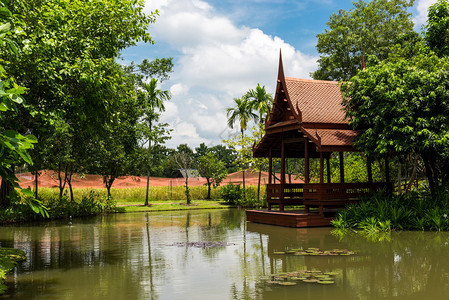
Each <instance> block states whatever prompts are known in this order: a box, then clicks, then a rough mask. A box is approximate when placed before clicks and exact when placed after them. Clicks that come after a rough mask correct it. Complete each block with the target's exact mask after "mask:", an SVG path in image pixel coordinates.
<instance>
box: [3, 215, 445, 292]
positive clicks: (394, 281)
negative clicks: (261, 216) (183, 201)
mask: <svg viewBox="0 0 449 300" xmlns="http://www.w3.org/2000/svg"><path fill="white" fill-rule="evenodd" d="M331 231H332V229H331V228H309V229H293V228H283V227H276V226H269V225H262V224H254V223H246V222H245V214H244V211H241V210H237V209H235V210H210V211H208V210H202V211H190V212H186V211H182V212H164V213H132V214H118V215H113V216H104V217H98V218H93V219H84V220H74V221H73V224H72V225H71V226H69V224H68V221H61V222H52V223H46V224H39V225H35V226H31V225H27V226H7V227H0V246H3V247H15V248H19V249H22V250H24V251H25V252H26V254H27V257H28V259H27V261H26V262H25V263H23V264H22V265H20V266H19V267H18V268H17V269H16V270H15V271H14V273H12V274H11V275H10V276H9V277H8V279H7V285H8V288H9V289H8V292H7V294H5V295H3V296H2V297H0V299H77V300H81V299H126V300H133V299H276V300H280V299H333V300H338V299H435V300H437V299H448V298H449V234H448V233H446V232H444V233H435V232H393V233H391V235H389V236H388V235H387V236H383V237H380V238H379V237H377V238H374V239H373V238H370V237H363V236H359V235H344V236H338V235H334V234H332V233H331ZM212 242H216V243H212ZM309 248H315V250H309V251H310V255H299V254H300V251H302V250H305V249H309ZM292 249H295V250H294V251H293V250H292ZM301 249H302V250H301ZM318 249H319V250H318ZM332 249H339V250H343V249H346V250H347V252H344V253H346V254H348V253H349V254H351V253H352V251H354V254H352V255H330V254H329V253H327V252H326V253H324V254H326V255H317V253H318V252H317V251H328V250H332ZM286 250H287V251H288V250H292V251H291V253H286V254H283V253H282V252H285V251H286ZM294 252H295V253H296V254H295V253H294ZM340 253H343V252H340ZM325 273H329V274H331V275H326V276H329V278H327V280H324V281H330V282H332V283H330V284H319V283H316V282H312V283H307V282H304V281H302V280H300V279H298V278H293V279H292V278H291V277H288V276H296V277H301V276H306V275H307V274H308V275H307V276H309V278H311V277H310V276H311V274H312V275H313V274H315V275H316V274H320V275H321V276H324V275H322V274H325ZM270 274H276V276H272V275H270ZM292 274H295V275H292ZM304 274H306V275H304ZM315 275H313V276H315ZM282 276H285V277H286V278H284V277H282ZM326 276H324V277H326ZM279 277H280V278H279ZM287 277H288V278H287ZM325 279H326V278H325ZM267 281H268V283H267ZM271 281H275V282H274V283H269V282H271ZM279 281H280V282H283V281H285V282H293V283H291V284H294V285H291V286H282V285H279V284H277V283H278V282H279ZM289 284H290V283H289Z"/></svg>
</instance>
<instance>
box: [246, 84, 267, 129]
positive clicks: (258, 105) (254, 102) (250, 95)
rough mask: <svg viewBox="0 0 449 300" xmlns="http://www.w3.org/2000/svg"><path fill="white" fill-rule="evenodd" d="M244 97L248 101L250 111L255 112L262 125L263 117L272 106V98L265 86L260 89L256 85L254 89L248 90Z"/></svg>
mask: <svg viewBox="0 0 449 300" xmlns="http://www.w3.org/2000/svg"><path fill="white" fill-rule="evenodd" d="M244 97H245V98H246V99H248V101H249V103H250V105H251V109H253V110H256V111H257V112H258V113H259V117H258V120H259V123H260V124H261V125H262V124H263V122H264V121H265V117H266V116H265V117H264V115H266V114H267V113H268V112H269V111H270V110H271V107H272V106H273V96H272V95H271V94H269V93H267V91H266V90H265V86H262V87H261V86H260V84H257V87H256V89H255V90H253V89H250V90H249V91H248V92H247V93H246V94H245V96H244ZM255 121H256V120H255ZM256 122H257V121H256Z"/></svg>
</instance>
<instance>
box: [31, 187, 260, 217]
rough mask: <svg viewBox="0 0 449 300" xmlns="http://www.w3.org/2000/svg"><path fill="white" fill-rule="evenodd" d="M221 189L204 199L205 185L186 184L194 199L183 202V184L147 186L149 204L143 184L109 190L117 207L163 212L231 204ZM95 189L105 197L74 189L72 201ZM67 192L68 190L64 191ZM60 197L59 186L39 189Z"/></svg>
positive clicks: (45, 196) (252, 189)
mask: <svg viewBox="0 0 449 300" xmlns="http://www.w3.org/2000/svg"><path fill="white" fill-rule="evenodd" d="M220 188H221V186H219V187H217V188H213V189H212V190H211V198H212V200H206V197H207V187H206V186H192V187H189V189H190V195H191V198H192V199H193V201H192V203H191V205H186V196H185V187H184V186H174V187H170V186H150V188H149V193H148V194H149V199H148V202H149V206H143V204H144V202H145V195H146V187H136V188H116V189H114V187H113V188H112V189H111V194H112V197H113V200H114V201H115V202H116V205H117V206H118V207H123V208H124V210H125V211H126V212H137V211H164V210H187V209H217V208H229V207H234V206H232V205H229V204H228V203H226V202H224V201H222V199H220ZM91 190H94V191H95V192H96V193H98V194H99V197H100V198H103V197H106V194H107V191H106V189H105V188H101V189H98V188H97V189H93V188H74V189H73V194H74V198H75V201H79V200H80V199H81V197H82V195H83V194H84V195H85V194H87V193H89V192H90V191H91ZM256 192H257V186H255V185H251V186H247V195H253V197H255V195H256ZM65 193H68V189H66V190H65ZM260 195H261V197H264V195H265V186H263V185H262V186H261V190H260ZM58 196H59V189H58V188H40V189H39V198H41V199H56V198H57V197H58Z"/></svg>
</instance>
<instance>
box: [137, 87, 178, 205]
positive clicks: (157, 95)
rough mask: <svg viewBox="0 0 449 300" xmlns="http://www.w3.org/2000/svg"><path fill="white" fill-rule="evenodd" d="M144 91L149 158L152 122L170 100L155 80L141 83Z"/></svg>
mask: <svg viewBox="0 0 449 300" xmlns="http://www.w3.org/2000/svg"><path fill="white" fill-rule="evenodd" d="M142 87H143V88H144V91H143V92H142V93H141V95H142V98H143V104H144V105H143V106H142V107H143V119H144V122H145V123H146V124H147V126H148V136H147V140H148V155H149V159H150V157H151V142H152V141H153V140H154V139H155V137H154V135H153V133H154V132H153V131H152V126H153V122H154V121H157V120H158V118H159V114H158V113H157V111H165V106H164V101H167V100H170V98H171V95H170V92H169V91H163V90H161V89H159V88H158V86H157V79H155V78H151V80H150V82H149V83H144V82H142ZM149 166H150V161H148V172H147V190H146V194H145V204H144V205H145V206H148V193H149V187H150V167H149Z"/></svg>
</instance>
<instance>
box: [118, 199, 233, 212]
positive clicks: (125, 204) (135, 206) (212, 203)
mask: <svg viewBox="0 0 449 300" xmlns="http://www.w3.org/2000/svg"><path fill="white" fill-rule="evenodd" d="M142 202H143V201H139V202H130V201H117V206H118V207H120V208H122V209H123V210H124V212H138V211H169V210H188V209H226V208H233V207H235V206H233V205H229V204H227V203H226V202H223V201H216V200H192V201H191V203H190V205H187V204H186V200H173V201H168V200H164V201H150V205H149V206H143V203H142Z"/></svg>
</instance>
